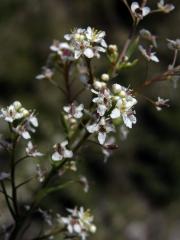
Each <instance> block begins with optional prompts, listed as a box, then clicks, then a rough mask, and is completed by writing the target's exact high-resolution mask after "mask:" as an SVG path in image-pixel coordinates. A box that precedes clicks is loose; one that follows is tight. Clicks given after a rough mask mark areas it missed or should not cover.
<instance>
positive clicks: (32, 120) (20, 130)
mask: <svg viewBox="0 0 180 240" xmlns="http://www.w3.org/2000/svg"><path fill="white" fill-rule="evenodd" d="M37 127H38V120H37V118H36V116H35V115H34V113H31V114H30V115H29V116H28V117H27V119H26V120H25V121H24V122H23V124H20V125H17V126H16V127H15V128H13V130H14V132H16V133H17V134H19V135H20V136H22V137H23V138H24V139H26V140H27V139H30V138H31V135H30V132H32V133H35V131H36V128H37Z"/></svg>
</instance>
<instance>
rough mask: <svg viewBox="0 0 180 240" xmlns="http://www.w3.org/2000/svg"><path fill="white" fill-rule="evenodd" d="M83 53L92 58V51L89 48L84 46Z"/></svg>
mask: <svg viewBox="0 0 180 240" xmlns="http://www.w3.org/2000/svg"><path fill="white" fill-rule="evenodd" d="M84 55H85V56H86V57H87V58H93V57H94V52H93V50H92V49H91V48H86V49H85V51H84Z"/></svg>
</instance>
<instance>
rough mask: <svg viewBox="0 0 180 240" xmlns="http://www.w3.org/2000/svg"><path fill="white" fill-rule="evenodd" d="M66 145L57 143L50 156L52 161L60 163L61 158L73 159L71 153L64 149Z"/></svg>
mask: <svg viewBox="0 0 180 240" xmlns="http://www.w3.org/2000/svg"><path fill="white" fill-rule="evenodd" d="M67 145H68V141H64V142H62V143H57V144H55V145H54V147H53V148H54V153H53V154H52V160H53V161H61V160H62V159H63V158H72V157H73V152H72V151H71V150H68V149H67V148H66V146H67Z"/></svg>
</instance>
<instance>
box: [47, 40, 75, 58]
mask: <svg viewBox="0 0 180 240" xmlns="http://www.w3.org/2000/svg"><path fill="white" fill-rule="evenodd" d="M50 49H51V51H53V52H56V53H57V54H58V55H59V56H60V58H61V60H62V61H73V60H74V49H73V47H72V46H70V45H69V43H67V42H59V41H56V40H55V41H54V42H53V44H52V45H51V46H50Z"/></svg>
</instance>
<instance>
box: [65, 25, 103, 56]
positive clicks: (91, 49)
mask: <svg viewBox="0 0 180 240" xmlns="http://www.w3.org/2000/svg"><path fill="white" fill-rule="evenodd" d="M104 37H105V32H103V31H98V30H96V29H93V28H91V27H88V28H87V29H84V28H78V29H74V30H73V31H72V33H71V34H66V35H65V36H64V38H65V39H66V40H67V41H69V42H70V45H71V46H72V48H73V50H74V58H75V59H78V58H79V57H80V56H85V57H87V58H93V57H97V58H99V57H100V52H106V48H107V44H106V42H105V40H104Z"/></svg>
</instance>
